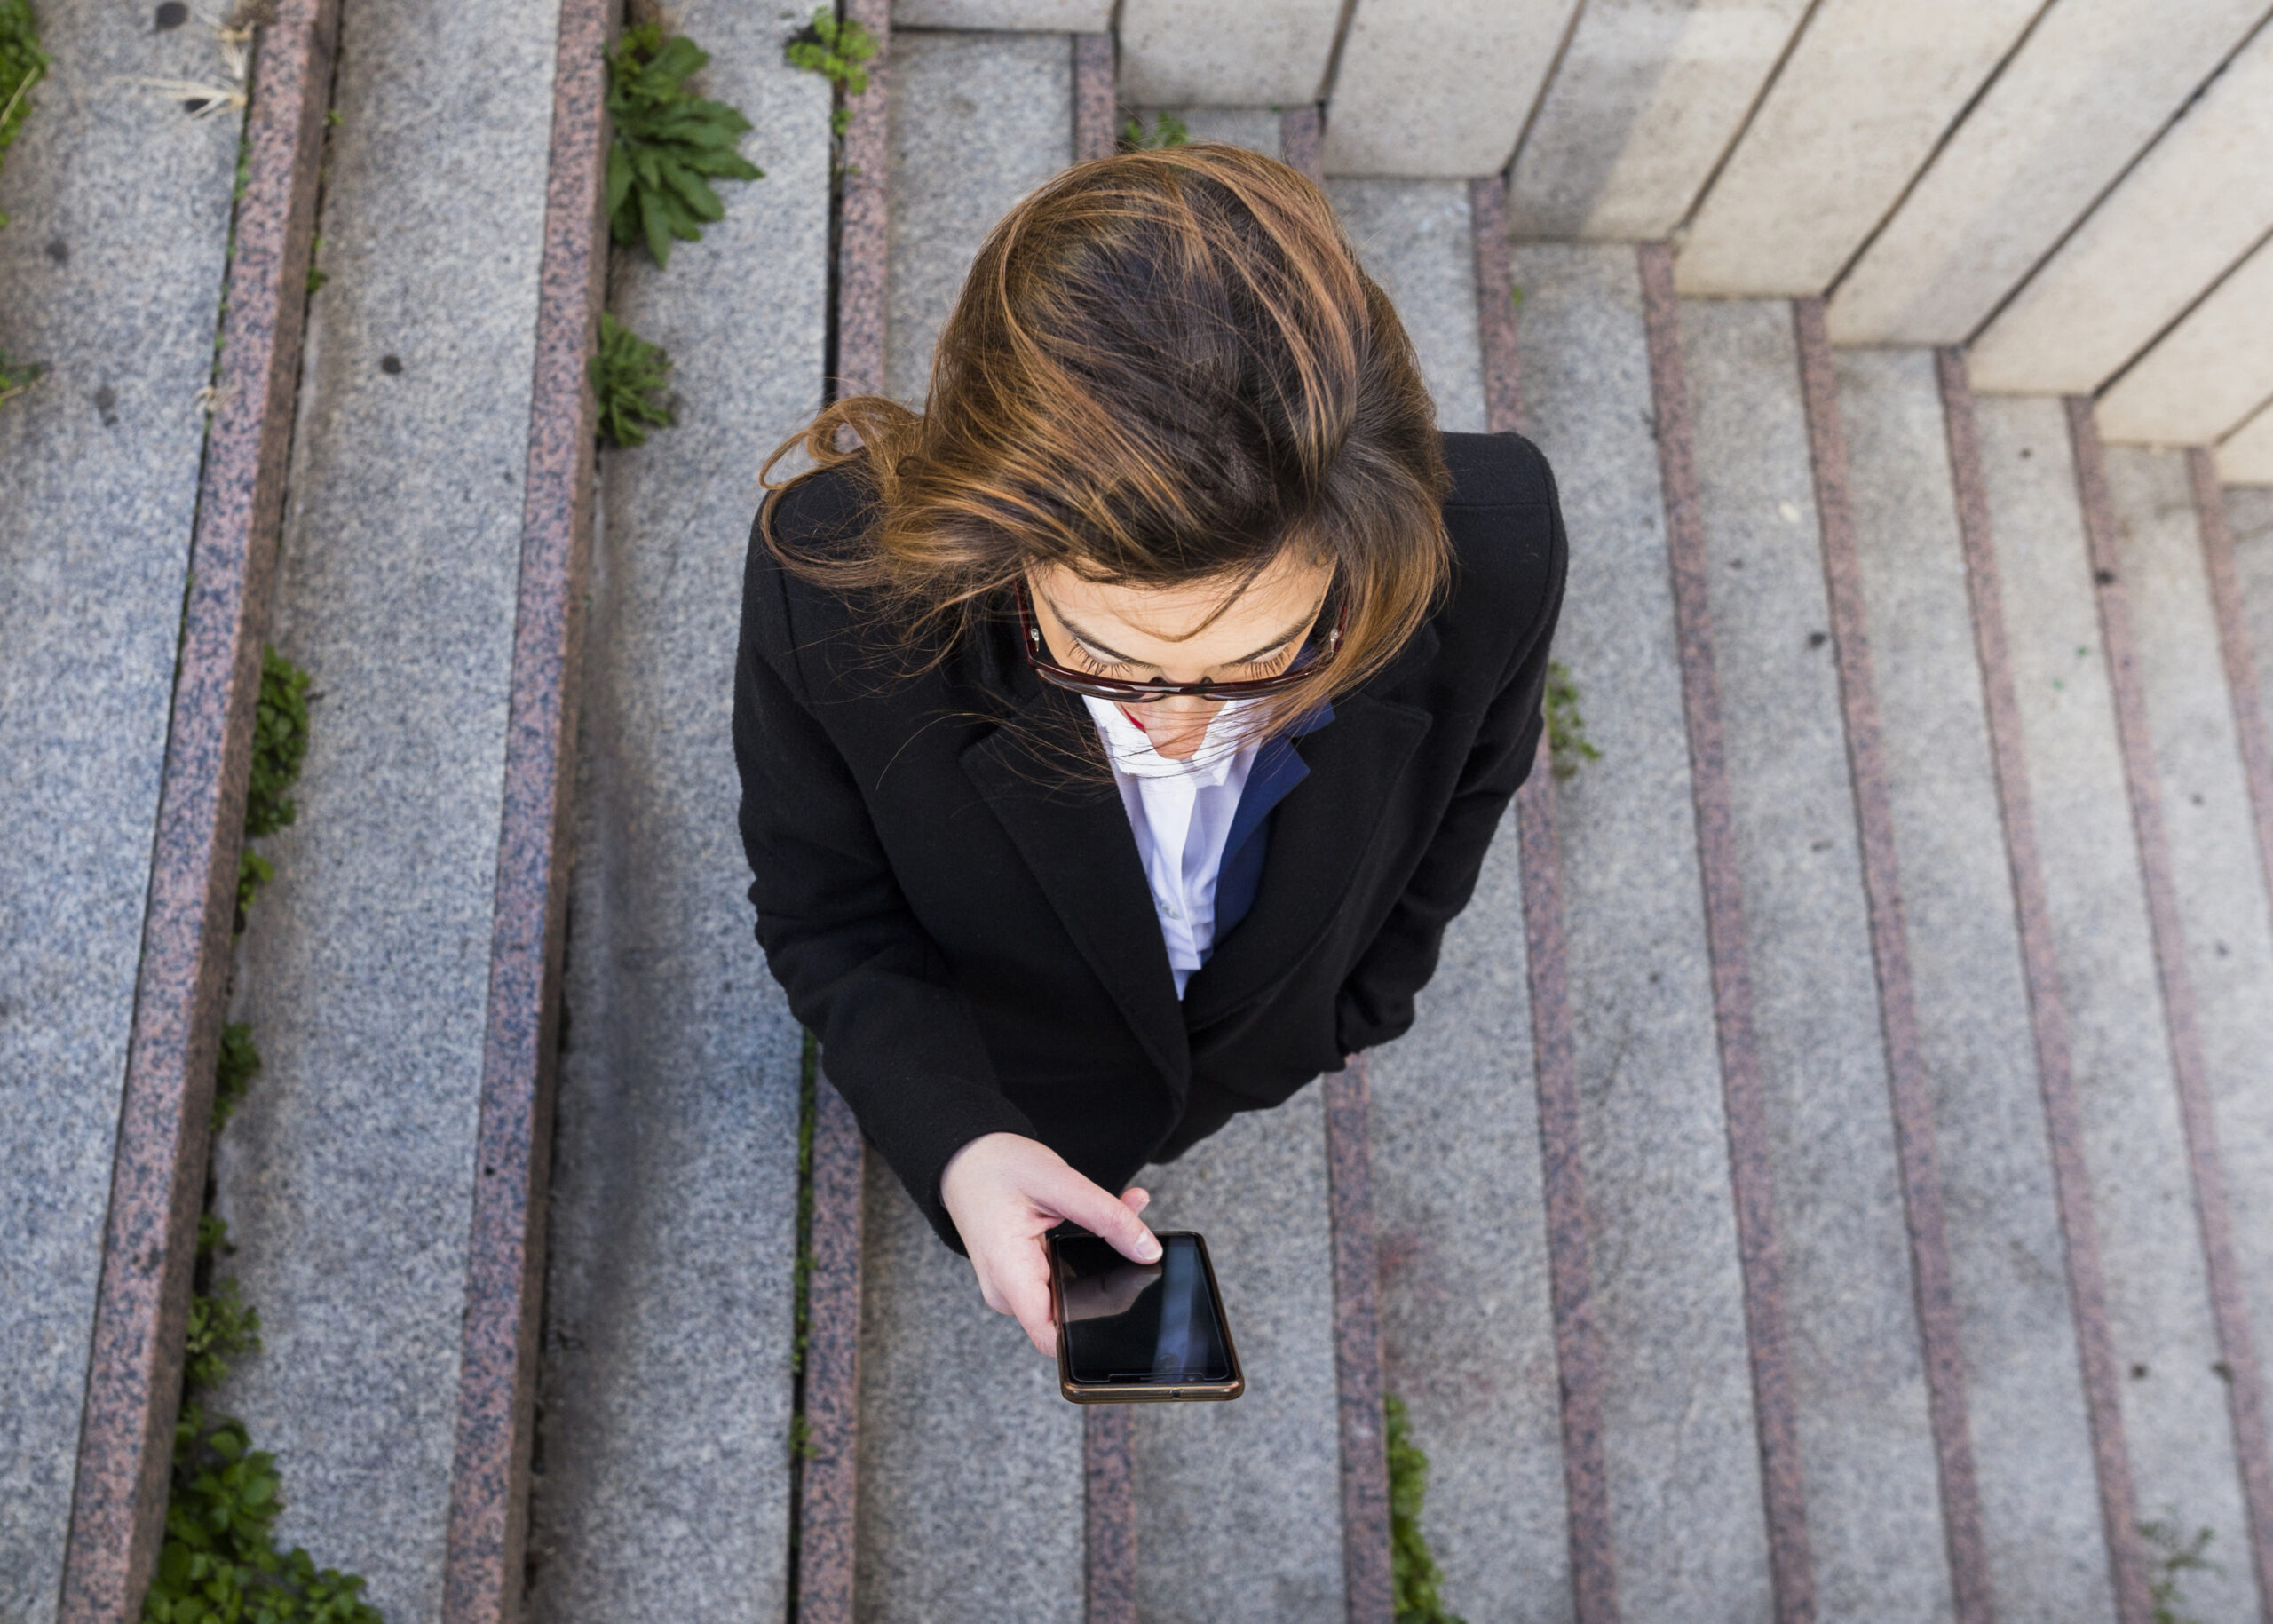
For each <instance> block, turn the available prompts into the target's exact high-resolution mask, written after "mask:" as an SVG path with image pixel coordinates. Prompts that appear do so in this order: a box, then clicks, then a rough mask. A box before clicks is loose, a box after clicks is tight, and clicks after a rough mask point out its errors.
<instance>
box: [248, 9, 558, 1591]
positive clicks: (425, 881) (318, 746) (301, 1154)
mask: <svg viewBox="0 0 2273 1624" xmlns="http://www.w3.org/2000/svg"><path fill="white" fill-rule="evenodd" d="M557 20H558V8H557V7H553V6H550V5H548V4H544V3H543V0H514V3H513V4H505V5H497V6H487V7H481V8H477V9H471V10H470V9H467V8H463V7H452V6H448V5H443V4H410V5H402V6H392V7H385V8H378V9H371V8H365V9H363V10H360V11H358V12H354V13H353V14H352V16H349V17H347V18H345V20H344V22H343V27H344V28H345V35H344V37H343V41H342V47H341V48H342V51H343V53H344V56H345V59H349V60H352V62H353V64H354V66H353V67H352V69H351V70H350V71H347V72H345V73H343V74H342V75H341V76H340V82H339V86H338V91H337V97H338V101H337V105H338V107H339V109H340V112H341V115H342V122H341V123H340V126H339V128H338V129H337V130H336V131H333V133H332V138H331V150H330V155H329V163H328V179H327V183H326V186H325V198H324V205H323V211H322V217H321V219H320V220H319V222H318V225H317V230H318V232H319V233H320V234H321V235H322V237H323V238H324V240H325V247H324V252H323V265H324V268H325V269H326V270H327V271H328V272H329V277H330V280H329V281H328V282H327V283H326V285H325V287H324V288H323V289H322V291H321V292H320V293H319V294H317V295H316V297H315V299H314V301H313V305H312V307H311V312H310V315H309V321H308V339H307V360H306V363H305V374H304V381H303V383H302V385H301V394H300V402H301V410H300V419H299V424H298V426H297V431H296V434H295V442H294V458H293V468H292V472H291V480H290V488H291V495H290V498H289V503H288V507H287V511H286V514H285V519H284V530H283V540H282V545H281V556H280V562H279V565H278V582H277V598H276V608H275V622H274V625H275V632H274V636H275V641H276V642H277V644H278V646H280V647H281V649H282V650H283V652H284V653H285V654H288V655H289V656H290V657H291V658H292V659H294V660H296V661H298V662H299V663H300V664H302V665H304V666H305V667H306V668H307V669H309V670H310V671H311V672H313V675H314V691H315V693H317V694H319V695H321V697H320V698H318V699H316V700H315V701H314V705H313V711H314V716H313V727H312V737H311V741H310V745H309V749H308V756H307V761H306V765H305V774H304V776H303V778H302V780H301V782H300V788H299V790H298V792H297V799H298V802H299V807H300V817H299V821H298V822H297V824H296V825H295V826H294V827H292V828H289V829H286V830H284V831H282V832H281V833H280V834H278V835H276V836H273V837H271V839H270V841H269V842H268V844H267V852H268V855H269V856H270V857H271V859H272V860H273V861H274V863H275V865H276V868H277V878H276V881H275V883H273V886H272V887H271V888H270V890H269V891H267V893H265V896H264V897H263V899H262V901H261V904H260V907H259V908H258V910H257V913H256V915H255V916H254V924H253V927H252V930H251V931H249V934H248V936H247V938H246V943H245V952H244V960H243V968H242V977H241V988H242V992H241V996H240V998H239V1001H238V1008H237V1010H236V1014H237V1018H242V1019H246V1020H249V1022H250V1023H251V1025H252V1028H253V1032H254V1034H255V1037H256V1039H257V1042H258V1043H259V1045H260V1048H261V1052H262V1054H263V1056H264V1057H265V1060H266V1066H265V1068H264V1069H263V1071H262V1073H261V1078H260V1086H259V1087H258V1088H257V1089H254V1090H253V1092H252V1094H251V1096H250V1097H249V1099H248V1101H247V1103H246V1105H244V1106H243V1107H242V1109H241V1110H240V1111H239V1112H238V1113H237V1115H236V1117H235V1118H234V1121H232V1122H231V1124H230V1129H229V1132H228V1134H227V1135H226V1136H225V1137H224V1138H223V1139H222V1141H221V1143H220V1146H219V1153H218V1157H217V1163H216V1177H217V1182H218V1192H219V1195H218V1203H217V1205H218V1209H219V1210H220V1211H221V1213H222V1215H223V1216H225V1217H226V1218H227V1219H228V1220H229V1223H230V1227H231V1229H232V1231H233V1232H234V1235H235V1237H236V1240H237V1242H238V1245H239V1248H240V1251H239V1253H238V1256H237V1258H236V1260H235V1263H236V1272H237V1274H238V1276H239V1278H240V1279H242V1281H243V1286H244V1294H245V1296H246V1298H247V1300H249V1302H252V1303H256V1304H257V1305H258V1307H259V1309H260V1311H261V1319H262V1329H263V1335H264V1337H265V1342H266V1344H267V1345H266V1351H265V1352H264V1353H263V1354H262V1355H261V1356H260V1357H258V1358H257V1359H249V1360H246V1361H244V1362H243V1364H242V1367H240V1369H239V1372H238V1374H237V1375H236V1377H235V1379H234V1380H233V1381H232V1382H231V1383H230V1384H229V1386H228V1387H227V1389H226V1391H225V1392H224V1393H223V1395H222V1402H223V1406H224V1407H225V1408H226V1409H228V1410H230V1411H231V1412H233V1413H234V1414H241V1415H242V1416H243V1417H244V1418H245V1420H246V1422H248V1423H249V1426H250V1428H251V1430H252V1435H253V1437H254V1438H257V1440H259V1443H260V1445H261V1446H262V1447H263V1448H265V1449H269V1450H272V1451H273V1452H274V1454H275V1455H276V1458H277V1462H278V1465H279V1467H280V1469H281V1472H282V1475H283V1479H284V1482H285V1485H286V1493H287V1508H286V1510H285V1513H284V1516H283V1517H282V1518H281V1520H280V1522H279V1523H278V1525H277V1527H278V1533H279V1535H280V1537H281V1538H282V1539H284V1540H285V1541H289V1542H292V1543H298V1544H304V1545H305V1546H306V1547H307V1548H308V1549H310V1550H311V1551H312V1552H313V1553H314V1554H315V1555H316V1556H317V1557H318V1559H319V1561H320V1562H321V1563H323V1564H325V1565H334V1564H336V1565H338V1566H340V1567H341V1568H344V1569H346V1570H348V1571H351V1572H356V1573H363V1574H366V1575H367V1576H368V1578H369V1579H370V1581H371V1588H370V1591H369V1599H370V1600H371V1601H372V1603H373V1604H375V1605H376V1606H378V1607H379V1608H381V1609H382V1610H383V1611H384V1612H388V1613H390V1614H392V1615H394V1616H399V1617H404V1618H432V1617H436V1616H439V1614H440V1609H441V1586H442V1564H443V1555H444V1551H443V1545H444V1527H445V1520H446V1515H447V1509H448V1493H449V1479H450V1467H451V1459H452V1445H453V1430H454V1427H455V1421H456V1397H457V1386H458V1383H457V1377H458V1354H459V1346H460V1341H459V1339H460V1333H461V1329H462V1321H463V1311H464V1290H465V1247H466V1235H467V1225H468V1223H469V1218H470V1212H471V1191H472V1184H473V1177H474V1168H473V1144H474V1134H475V1128H476V1122H477V1107H478V1102H479V1088H480V1081H481V1057H482V1039H483V1031H484V1015H485V1010H486V1006H487V982H488V970H489V950H488V949H489V938H490V924H491V918H490V915H491V904H492V901H493V899H494V892H495V880H496V874H495V863H496V841H497V827H498V813H499V804H500V795H501V788H502V782H501V774H502V772H503V748H504V729H505V717H506V696H507V677H508V673H509V670H510V667H511V641H512V631H513V616H514V605H515V589H516V582H517V581H518V577H519V550H520V532H521V490H520V481H521V477H522V471H523V465H524V462H525V459H526V456H527V434H528V412H529V377H530V366H531V362H532V351H533V343H534V332H535V311H536V302H537V263H538V256H539V250H540V248H541V240H540V226H541V223H542V219H543V203H544V189H545V173H546V161H547V154H548V138H549V135H550V125H551V112H552V68H553V59H554V44H555V39H554V31H555V26H556V23H557Z"/></svg>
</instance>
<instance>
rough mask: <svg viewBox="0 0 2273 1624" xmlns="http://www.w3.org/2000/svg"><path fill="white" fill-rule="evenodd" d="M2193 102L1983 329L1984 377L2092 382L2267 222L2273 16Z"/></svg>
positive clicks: (2048, 384) (1979, 361)
mask: <svg viewBox="0 0 2273 1624" xmlns="http://www.w3.org/2000/svg"><path fill="white" fill-rule="evenodd" d="M2172 110H2173V111H2174V112H2175V111H2178V109H2176V108H2174V109H2172ZM2184 114H2185V115H2184V116H2183V117H2182V118H2180V119H2178V120H2177V121H2176V122H2175V123H2173V124H2172V125H2171V127H2170V128H2169V129H2168V130H2167V131H2164V132H2163V134H2162V135H2161V136H2160V137H2159V138H2158V139H2157V140H2156V141H2155V142H2154V144H2153V145H2152V146H2151V147H2148V148H2147V149H2146V151H2145V152H2144V153H2143V154H2142V155H2141V156H2140V158H2139V159H2138V161H2137V162H2135V163H2134V164H2133V165H2132V167H2131V168H2130V169H2129V170H2126V172H2125V174H2124V177H2123V180H2122V184H2121V185H2119V186H2117V187H2116V188H2115V189H2114V190H2113V191H2112V192H2111V193H2109V194H2108V195H2107V196H2106V197H2105V198H2104V199H2103V200H2102V202H2100V204H2099V206H2098V207H2096V208H2095V209H2094V210H2092V211H2091V212H2090V214H2088V215H2087V216H2086V217H2085V218H2084V219H2083V220H2082V221H2081V222H2080V223H2079V225H2077V226H2076V228H2075V230H2074V231H2073V232H2072V233H2071V234H2070V235H2068V236H2066V237H2065V238H2063V239H2062V241H2061V242H2060V245H2059V247H2058V249H2057V250H2055V251H2054V252H2053V253H2052V254H2051V256H2050V257H2048V258H2047V260H2046V261H2045V263H2044V264H2043V265H2040V266H2039V267H2038V269H2037V270H2036V272H2035V273H2034V274H2033V275H2031V277H2030V278H2029V280H2028V281H2027V283H2026V284H2025V285H2024V286H2023V287H2022V288H2021V289H2020V290H2019V291H2018V292H2017V293H2016V294H2015V295H2014V296H2013V297H2012V299H2011V300H2010V302H2008V303H2007V304H2006V305H2003V306H2001V307H2000V309H1999V310H1998V312H1997V314H1996V316H1995V319H1994V320H1992V321H1990V322H1989V324H1988V325H1987V327H1986V328H1984V329H1983V330H1982V331H1981V332H1980V333H1978V334H1976V336H1975V337H1974V339H1973V345H1972V349H1971V352H1970V355H1969V363H1970V365H1971V366H1972V368H1973V385H1974V387H1975V388H1976V389H1983V390H1999V391H2016V392H2017V391H2027V392H2031V393H2034V392H2043V393H2052V392H2059V393H2086V394H2087V393H2090V392H2093V391H2095V390H2096V389H2098V388H2099V387H2100V386H2101V385H2102V384H2105V383H2107V382H2108V381H2109V380H2110V379H2111V378H2112V377H2113V376H2114V375H2115V373H2116V371H2117V370H2118V369H2119V368H2121V367H2122V366H2123V365H2124V363H2125V362H2126V361H2128V360H2131V358H2132V357H2133V356H2134V355H2136V354H2137V353H2139V352H2140V351H2141V350H2142V349H2143V348H2145V347H2146V345H2147V344H2148V343H2149V342H2150V340H2151V339H2153V338H2154V337H2156V335H2158V333H2160V332H2161V331H2162V330H2163V329H2165V328H2166V327H2167V326H2168V325H2169V324H2170V323H2171V322H2172V321H2175V320H2177V319H2178V318H2179V317H2180V316H2182V315H2183V314H2184V313H2186V310H2187V308H2188V306H2190V305H2192V304H2193V303H2194V301H2195V300H2196V299H2197V298H2198V297H2201V295H2202V294H2203V293H2205V292H2206V291H2207V290H2208V289H2209V288H2210V287H2211V286H2212V285H2213V284H2214V282H2216V281H2217V280H2218V278H2219V277H2220V276H2222V275H2223V274H2224V273H2225V272H2226V271H2227V269H2228V268H2229V267H2230V266H2231V265H2234V264H2235V263H2236V262H2237V261H2238V260H2239V259H2240V258H2241V257H2242V256H2243V255H2244V254H2245V253H2247V252H2249V251H2250V250H2252V249H2253V248H2254V247H2255V246H2256V245H2257V242H2258V241H2259V239H2261V237H2263V236H2264V234H2265V230H2266V225H2267V222H2268V221H2273V165H2268V164H2266V163H2263V162H2260V161H2259V154H2262V153H2263V152H2265V151H2266V150H2267V148H2268V146H2269V144H2273V29H2269V28H2263V27H2260V28H2258V29H2257V31H2256V32H2255V34H2253V36H2251V39H2250V42H2249V44H2247V45H2246V46H2245V47H2244V48H2243V49H2242V50H2241V51H2239V52H2237V54H2236V55H2235V57H2234V59H2233V60H2232V61H2231V62H2230V63H2229V64H2228V65H2227V67H2226V68H2225V70H2224V71H2223V72H2222V73H2221V74H2219V75H2217V76H2216V77H2215V78H2214V79H2213V80H2212V81H2211V82H2210V83H2209V84H2208V85H2207V86H2206V87H2205V88H2204V90H2203V91H2202V94H2201V96H2200V98H2199V99H2193V100H2190V102H2189V103H2188V104H2187V105H2186V107H2185V109H2184Z"/></svg>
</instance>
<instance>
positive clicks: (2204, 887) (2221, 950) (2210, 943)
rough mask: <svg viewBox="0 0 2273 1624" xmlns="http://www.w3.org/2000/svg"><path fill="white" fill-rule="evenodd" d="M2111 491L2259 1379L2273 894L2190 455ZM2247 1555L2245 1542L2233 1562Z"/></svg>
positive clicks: (2270, 1250) (2264, 1308)
mask: <svg viewBox="0 0 2273 1624" xmlns="http://www.w3.org/2000/svg"><path fill="white" fill-rule="evenodd" d="M2107 483H2108V494H2109V496H2110V498H2111V502H2112V504H2113V510H2114V515H2115V535H2116V538H2117V549H2116V551H2117V555H2118V557H2119V559H2120V563H2119V566H2118V568H2119V571H2120V573H2121V575H2122V578H2123V585H2124V590H2125V591H2126V595H2127V597H2128V598H2129V601H2130V609H2131V623H2132V630H2133V636H2134V640H2135V642H2136V645H2137V663H2136V666H2135V668H2134V669H2136V671H2137V673H2138V677H2139V683H2140V686H2141V689H2142V693H2143V697H2144V699H2145V701H2146V713H2147V727H2148V733H2149V734H2150V737H2151V738H2152V739H2153V741H2154V760H2155V768H2156V772H2157V777H2158V780H2159V783H2160V787H2161V790H2162V806H2163V819H2164V822H2165V825H2166V828H2167V829H2168V831H2169V846H2170V866H2171V880H2172V883H2173V888H2174V893H2175V896H2176V899H2177V903H2178V913H2179V924H2180V932H2181V934H2182V937H2183V939H2184V952H2185V959H2186V974H2187V977H2188V979H2189V980H2190V982H2191V983H2192V985H2193V992H2194V999H2195V1018H2196V1020H2197V1022H2198V1026H2199V1030H2200V1033H2201V1042H2202V1051H2203V1059H2204V1061H2205V1077H2206V1082H2207V1085H2208V1094H2209V1098H2210V1105H2211V1115H2212V1118H2213V1120H2214V1123H2215V1126H2216V1133H2217V1145H2218V1161H2219V1164H2220V1166H2221V1168H2222V1171H2223V1173H2224V1175H2225V1185H2226V1202H2227V1207H2228V1209H2229V1214H2230V1222H2231V1225H2232V1234H2233V1246H2234V1253H2235V1260H2236V1262H2237V1264H2238V1265H2239V1276H2240V1279H2239V1282H2238V1284H2239V1287H2240V1290H2239V1296H2240V1299H2241V1303H2242V1305H2243V1307H2244V1309H2245V1313H2246V1314H2247V1316H2248V1319H2249V1323H2250V1329H2251V1332H2252V1335H2253V1339H2254V1342H2255V1345H2256V1349H2257V1361H2258V1368H2259V1380H2260V1382H2262V1380H2263V1370H2264V1367H2265V1361H2266V1358H2267V1351H2268V1350H2269V1349H2273V1089H2269V1088H2268V1087H2267V1086H2266V1057H2267V1056H2268V1055H2269V1054H2273V894H2269V891H2268V879H2269V876H2268V875H2267V874H2266V872H2265V868H2264V864H2263V860H2262V856H2261V852H2260V849H2259V846H2258V844H2257V828H2256V820H2255V816H2254V810H2255V809H2254V808H2253V805H2252V804H2251V800H2250V786H2249V781H2248V777H2247V774H2246V772H2245V770H2244V767H2243V764H2242V755H2241V745H2240V741H2239V739H2238V737H2237V733H2236V727H2235V718H2234V709H2233V701H2232V699H2231V696H2230V693H2229V690H2228V688H2227V685H2226V670H2225V665H2224V661H2222V658H2221V657H2220V652H2219V646H2218V628H2217V620H2216V614H2215V609H2214V606H2213V604H2212V602H2211V598H2210V582H2209V576H2208V571H2207V569H2206V560H2205V558H2204V556H2203V550H2202V533H2201V527H2200V523H2199V520H2198V517H2197V515H2196V512H2195V509H2194V499H2193V491H2192V488H2191V482H2190V479H2189V478H2188V470H2187V459H2186V454H2185V453H2184V452H2182V451H2143V450H2133V449H2128V448H2121V447H2111V448H2109V449H2108V452H2107ZM2229 1565H2231V1566H2234V1567H2239V1566H2240V1565H2241V1564H2240V1560H2239V1556H2238V1552H2237V1553H2236V1557H2235V1560H2234V1561H2233V1562H2232V1563H2231V1564H2229Z"/></svg>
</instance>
